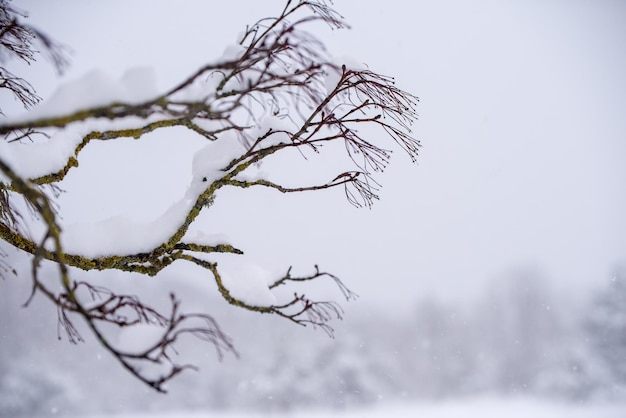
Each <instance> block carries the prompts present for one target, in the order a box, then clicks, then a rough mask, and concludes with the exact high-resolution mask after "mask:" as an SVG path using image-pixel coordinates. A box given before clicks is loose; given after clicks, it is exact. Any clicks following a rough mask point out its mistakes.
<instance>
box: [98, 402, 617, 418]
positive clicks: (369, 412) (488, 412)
mask: <svg viewBox="0 0 626 418" xmlns="http://www.w3.org/2000/svg"><path fill="white" fill-rule="evenodd" d="M206 416H207V412H178V413H175V412H173V413H165V414H146V415H144V414H122V415H115V416H110V415H101V416H90V417H86V418H200V417H206ZM210 416H211V417H214V418H252V417H272V418H328V417H339V418H377V417H394V418H404V417H411V418H414V417H425V418H467V417H480V418H501V417H506V418H624V417H626V403H622V404H572V403H570V404H564V403H556V402H546V401H537V400H528V399H514V400H512V399H509V400H507V399H474V400H465V401H449V402H441V403H410V404H396V405H385V406H381V407H375V408H368V409H353V410H350V411H328V410H326V411H323V410H320V411H306V412H287V413H274V414H261V413H253V412H247V413H243V412H211V413H210Z"/></svg>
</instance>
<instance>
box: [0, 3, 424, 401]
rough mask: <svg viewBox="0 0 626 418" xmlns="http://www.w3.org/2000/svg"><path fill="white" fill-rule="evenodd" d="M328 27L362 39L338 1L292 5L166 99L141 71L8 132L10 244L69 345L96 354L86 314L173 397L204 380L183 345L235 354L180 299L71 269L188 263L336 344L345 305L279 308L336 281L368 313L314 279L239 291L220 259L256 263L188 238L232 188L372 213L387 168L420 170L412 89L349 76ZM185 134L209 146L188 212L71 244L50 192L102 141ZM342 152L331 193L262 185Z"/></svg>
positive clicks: (5, 202)
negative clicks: (173, 383) (161, 299)
mask: <svg viewBox="0 0 626 418" xmlns="http://www.w3.org/2000/svg"><path fill="white" fill-rule="evenodd" d="M314 21H321V22H325V23H326V24H328V25H329V26H330V27H331V28H344V27H347V26H346V24H345V23H344V21H343V19H342V18H341V16H340V15H338V14H337V13H336V12H335V11H334V10H333V9H332V8H331V7H329V6H328V5H327V4H326V3H325V2H323V1H292V0H290V1H287V3H286V5H285V7H284V9H283V10H282V12H281V13H280V15H279V16H278V17H275V18H266V19H261V20H259V21H258V22H257V23H255V24H253V25H251V26H248V27H247V28H246V30H245V32H244V33H243V35H242V36H241V37H240V39H237V43H236V44H235V45H233V46H231V47H229V48H228V49H227V51H226V53H225V55H224V56H223V57H222V58H221V59H219V60H216V61H214V62H212V63H210V64H207V65H205V66H203V67H202V68H200V69H198V70H197V71H196V72H195V73H193V74H191V75H190V76H189V77H187V78H186V79H184V80H182V81H181V82H180V83H178V84H177V85H175V86H173V87H172V88H171V89H169V90H168V91H167V92H165V93H163V94H158V93H157V92H156V91H155V90H154V89H153V88H152V87H151V83H149V82H147V83H145V84H144V85H141V86H139V87H137V85H138V82H137V80H145V79H148V78H150V77H149V76H147V75H146V74H147V73H143V72H141V71H140V72H137V71H135V72H131V73H129V74H130V75H127V76H124V77H123V78H122V80H119V81H115V80H110V79H109V78H107V77H105V76H103V75H102V74H90V75H88V76H86V77H84V78H83V79H81V80H78V81H76V82H74V83H70V84H69V85H66V86H63V87H62V88H60V89H59V91H58V92H57V94H55V95H54V96H53V98H52V99H51V101H50V103H48V104H46V103H44V104H43V105H42V106H41V107H39V108H36V109H33V110H32V111H30V112H29V113H28V114H27V115H26V116H23V117H21V118H17V119H13V120H9V119H5V120H2V121H0V137H2V138H3V140H0V237H1V238H2V239H3V240H4V241H6V242H7V243H9V244H11V245H13V246H14V247H16V248H18V249H20V250H23V251H25V252H27V253H29V254H31V255H32V256H33V269H32V273H33V274H32V276H33V293H36V292H40V293H42V294H43V295H45V296H46V297H47V298H48V299H49V300H50V301H51V302H53V303H54V304H55V305H56V306H57V307H58V309H59V321H60V323H61V325H62V326H63V328H64V329H65V330H66V331H67V335H68V338H69V340H70V341H72V342H77V341H80V340H81V339H82V337H81V336H80V334H78V331H77V328H76V327H74V325H73V322H72V319H71V317H72V315H74V314H77V315H78V316H80V317H82V318H83V319H84V320H85V321H86V322H87V324H88V327H89V329H90V330H91V332H92V333H93V334H95V336H96V337H97V339H98V340H99V341H100V342H101V343H102V344H103V345H104V346H105V347H106V349H107V350H108V351H109V352H111V354H112V355H113V356H114V357H115V358H116V359H117V360H118V361H119V362H120V363H121V364H122V366H123V367H125V368H126V369H127V370H129V371H130V372H131V373H132V374H133V375H135V376H136V377H137V378H139V379H140V380H141V381H143V382H144V383H146V384H148V385H149V386H151V387H152V388H154V389H156V390H158V391H163V390H164V386H163V385H164V384H165V383H166V382H167V381H169V380H170V379H171V378H173V377H174V376H175V375H177V374H178V373H179V372H181V371H182V370H184V369H186V368H189V367H191V366H180V365H178V364H177V363H175V362H173V361H172V358H171V353H173V352H174V350H173V348H172V347H173V345H174V343H175V342H176V341H177V339H178V337H179V336H180V335H182V334H192V335H195V336H197V337H199V338H201V339H203V340H205V341H209V342H211V343H212V344H213V345H214V346H215V347H216V349H217V350H218V353H220V355H221V353H222V352H227V351H231V352H234V348H233V346H232V343H231V341H230V340H229V339H228V338H227V337H226V336H225V335H224V334H223V333H222V332H221V331H220V329H219V327H218V326H217V324H216V323H215V322H214V321H213V319H212V318H211V317H210V316H208V315H206V314H185V313H180V311H179V309H180V302H179V301H178V300H177V299H176V298H175V296H174V295H172V297H171V305H172V307H171V312H170V314H169V315H165V314H161V313H159V312H158V311H157V310H156V309H153V308H151V307H149V306H148V305H145V304H144V303H143V302H142V300H141V299H140V298H139V297H135V296H128V295H118V294H116V293H114V292H113V291H110V290H108V289H103V288H100V287H96V286H93V285H91V284H89V283H87V282H84V281H78V282H76V281H73V280H72V278H71V277H70V270H69V268H68V267H73V268H78V269H82V270H86V271H89V270H105V269H114V270H120V271H124V272H136V273H141V274H146V275H150V276H154V275H157V274H158V273H159V272H160V271H162V270H163V269H164V268H166V267H167V266H169V265H171V264H172V263H174V262H175V261H179V260H180V261H181V262H182V261H184V262H188V263H192V264H194V265H196V266H199V267H201V268H203V269H205V271H207V272H208V273H209V274H210V276H212V279H213V280H214V281H215V282H216V283H217V287H218V290H219V292H220V293H221V295H222V297H223V298H224V299H225V300H226V301H227V302H229V303H231V304H233V305H235V306H239V307H241V308H244V309H248V310H251V311H256V312H262V313H271V314H275V315H278V316H281V317H283V318H286V319H287V320H289V321H292V322H295V323H297V324H300V325H307V324H310V325H313V326H315V327H320V328H322V329H323V330H324V331H325V332H327V333H328V334H329V335H332V327H331V326H330V325H329V323H330V321H331V320H332V319H341V317H342V313H343V311H342V309H341V306H340V305H339V304H337V303H335V302H326V301H323V302H320V301H315V300H313V299H311V298H309V297H308V296H305V295H304V294H303V293H301V292H294V293H293V296H292V297H290V298H288V299H287V300H283V301H278V300H277V298H276V297H275V295H274V293H273V292H274V290H275V289H276V288H278V287H283V286H288V285H289V286H298V285H300V284H302V283H303V282H308V281H313V280H319V279H322V278H324V277H326V278H330V279H331V280H333V281H334V283H335V284H336V285H337V287H338V288H339V290H340V292H341V293H342V294H343V296H344V297H345V298H346V300H350V299H353V298H355V296H356V295H355V294H354V293H352V292H351V291H350V290H349V289H348V288H347V287H346V286H345V285H344V284H343V282H342V281H341V280H339V279H338V278H337V277H335V276H334V275H332V274H330V273H326V272H321V271H320V270H319V269H318V267H317V266H315V271H314V273H313V274H311V275H309V276H304V277H293V276H291V269H289V270H288V271H287V273H286V274H285V275H284V276H282V277H280V278H278V279H273V280H269V279H268V280H266V281H262V280H261V281H259V280H258V277H256V279H255V278H254V277H252V278H245V277H244V278H241V277H240V278H239V279H238V278H237V277H238V274H232V272H231V273H229V272H228V271H226V270H225V269H224V267H223V266H220V267H218V264H217V263H216V262H215V261H214V259H213V258H212V257H213V256H214V255H215V254H218V253H228V254H233V255H242V254H243V251H242V250H240V249H238V248H237V247H235V246H233V245H231V244H230V243H227V242H202V240H201V239H198V240H196V241H194V240H193V239H190V237H189V235H190V234H189V229H190V226H191V225H192V224H193V223H194V222H195V221H196V219H197V218H198V216H199V215H200V213H201V212H203V211H205V210H207V209H208V208H209V207H210V206H211V204H212V203H213V201H214V199H215V198H216V194H217V192H218V191H219V190H220V189H222V188H224V187H236V188H242V189H246V188H249V187H253V186H261V187H265V188H268V189H273V190H276V191H279V192H281V193H296V192H306V191H321V190H325V189H333V188H337V187H339V188H344V190H345V194H346V196H347V198H348V201H349V202H350V203H352V204H354V205H355V206H359V207H360V206H365V207H369V206H371V205H372V204H373V202H374V201H375V200H376V199H378V196H377V192H378V190H379V188H380V184H379V183H378V182H377V181H376V179H375V176H376V175H377V174H379V173H380V172H382V171H383V170H384V169H385V168H386V167H387V165H388V164H389V161H390V156H391V153H392V152H393V149H394V148H396V149H399V150H401V151H403V152H405V153H406V154H408V156H409V157H410V159H411V160H413V161H415V159H416V157H417V154H418V150H419V141H417V140H416V139H415V138H414V137H413V135H412V132H411V126H412V124H413V123H414V121H415V120H416V104H417V100H418V99H417V97H415V96H413V95H412V94H410V93H407V92H405V91H403V90H401V89H400V88H398V87H397V86H396V85H395V81H394V79H393V78H391V77H388V76H385V75H380V74H378V73H375V72H373V71H371V70H370V69H368V68H362V67H360V66H355V65H346V64H342V63H337V62H335V61H334V60H333V59H332V58H331V57H330V56H329V54H328V52H327V51H326V49H325V47H324V45H323V44H322V43H321V42H320V41H319V40H318V39H317V38H316V37H315V36H313V35H312V34H310V33H308V32H306V31H305V30H303V26H305V25H306V24H308V23H310V22H314ZM3 30H4V29H3ZM1 39H3V38H2V31H1V30H0V40H1ZM142 74H143V75H142ZM0 75H1V74H0ZM144 75H145V76H144ZM129 77H130V78H129ZM129 80H130V81H129ZM133 80H134V81H133ZM23 86H25V87H26V88H28V87H29V85H28V84H24V85H23ZM5 87H6V86H5ZM24 91H26V92H27V93H28V91H29V90H28V89H27V90H24ZM80 92H89V94H81V93H80ZM25 94H26V93H25ZM31 97H32V96H31ZM25 104H27V102H25ZM173 127H184V128H186V129H188V130H189V132H190V133H191V134H194V135H199V136H200V137H201V138H203V139H204V140H205V141H206V142H207V144H206V146H205V148H204V149H202V150H200V151H199V152H198V153H197V154H196V156H195V158H194V161H193V169H192V175H193V180H192V182H191V184H190V185H189V187H188V189H187V190H186V192H185V193H184V198H183V199H181V200H180V201H179V202H177V203H175V204H174V205H172V207H171V208H170V209H169V210H168V211H166V212H165V213H164V214H163V215H162V216H161V217H159V218H157V219H155V220H154V221H152V222H144V223H136V222H131V221H130V220H127V219H124V218H119V217H118V218H113V219H111V220H109V221H106V222H102V223H99V224H89V225H77V226H76V227H71V226H69V227H67V228H65V230H64V231H61V230H60V228H59V226H58V224H57V223H56V218H55V216H56V212H55V210H56V208H55V207H54V204H53V200H54V198H53V197H51V196H49V195H48V194H46V193H44V190H45V189H44V187H47V188H49V190H52V191H55V190H57V189H56V188H58V187H59V186H60V185H62V183H63V180H64V179H65V177H66V175H67V174H68V172H70V171H72V170H80V167H79V164H80V160H81V151H82V150H84V149H85V148H86V147H88V146H89V145H90V144H91V143H92V142H93V141H115V140H118V139H120V138H135V139H142V140H145V137H146V136H147V135H146V134H148V133H150V132H153V131H156V130H163V129H170V128H173ZM337 142H338V143H343V145H344V149H345V155H344V160H345V163H346V164H347V165H348V166H350V167H351V168H350V169H348V170H345V169H344V170H338V171H337V172H336V173H335V174H334V175H332V176H330V178H329V179H328V180H326V181H320V182H319V183H317V184H315V183H314V184H304V185H299V186H288V185H285V184H280V183H279V182H276V181H273V180H269V179H268V178H264V176H262V175H256V176H254V177H253V178H252V177H251V176H250V175H249V173H250V171H251V170H252V169H253V167H255V166H258V164H259V163H260V162H261V161H263V160H264V159H266V158H268V157H270V156H272V158H281V157H283V158H287V155H288V151H289V150H294V149H295V150H297V151H298V152H299V153H300V154H301V155H302V156H305V155H306V154H311V153H312V155H313V157H315V156H316V155H317V154H318V153H319V152H320V150H321V149H322V148H323V147H325V146H327V145H328V144H331V143H337ZM291 155H293V154H291ZM16 197H22V198H23V199H24V200H25V201H26V202H28V203H29V204H30V205H31V206H32V207H34V208H35V210H34V212H35V213H36V214H37V215H39V216H40V218H42V219H43V223H44V229H45V231H46V232H45V233H44V236H43V237H42V238H41V237H40V238H37V237H32V236H30V235H29V234H28V233H26V232H25V231H26V228H22V227H20V224H22V223H24V222H25V219H24V216H23V215H22V214H21V213H20V212H19V210H18V209H17V207H18V205H16V204H15V203H13V202H14V200H13V199H15V198H16ZM120 231H124V232H125V233H126V235H127V236H128V237H132V238H129V239H127V240H126V241H125V242H124V243H123V244H122V243H120V242H119V239H116V236H119V235H120V234H119V232H120ZM42 260H49V261H52V262H55V263H56V264H57V265H58V266H59V276H60V278H61V282H62V285H63V286H62V290H61V291H58V290H54V288H53V287H51V286H50V285H48V284H44V282H42V281H41V280H39V278H38V274H37V272H38V266H39V263H40V262H41V261H42ZM4 270H5V271H7V270H8V269H6V268H5V269H4ZM102 324H107V325H109V326H115V327H118V328H121V329H127V328H130V329H132V328H133V327H137V326H140V325H142V326H145V325H149V326H156V327H158V328H159V329H161V331H162V332H161V333H160V334H159V337H158V338H157V340H156V342H155V343H153V344H151V345H149V346H148V347H144V348H143V349H142V350H135V351H133V352H129V351H126V350H124V349H122V348H120V347H116V346H115V344H113V343H112V342H111V341H110V340H109V339H108V338H107V337H106V335H105V334H104V333H103V332H102V330H101V325H102ZM145 364H166V368H165V370H163V371H162V372H161V373H160V374H158V375H157V377H154V376H151V375H149V374H147V372H146V371H145V368H144V367H141V366H140V365H145Z"/></svg>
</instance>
